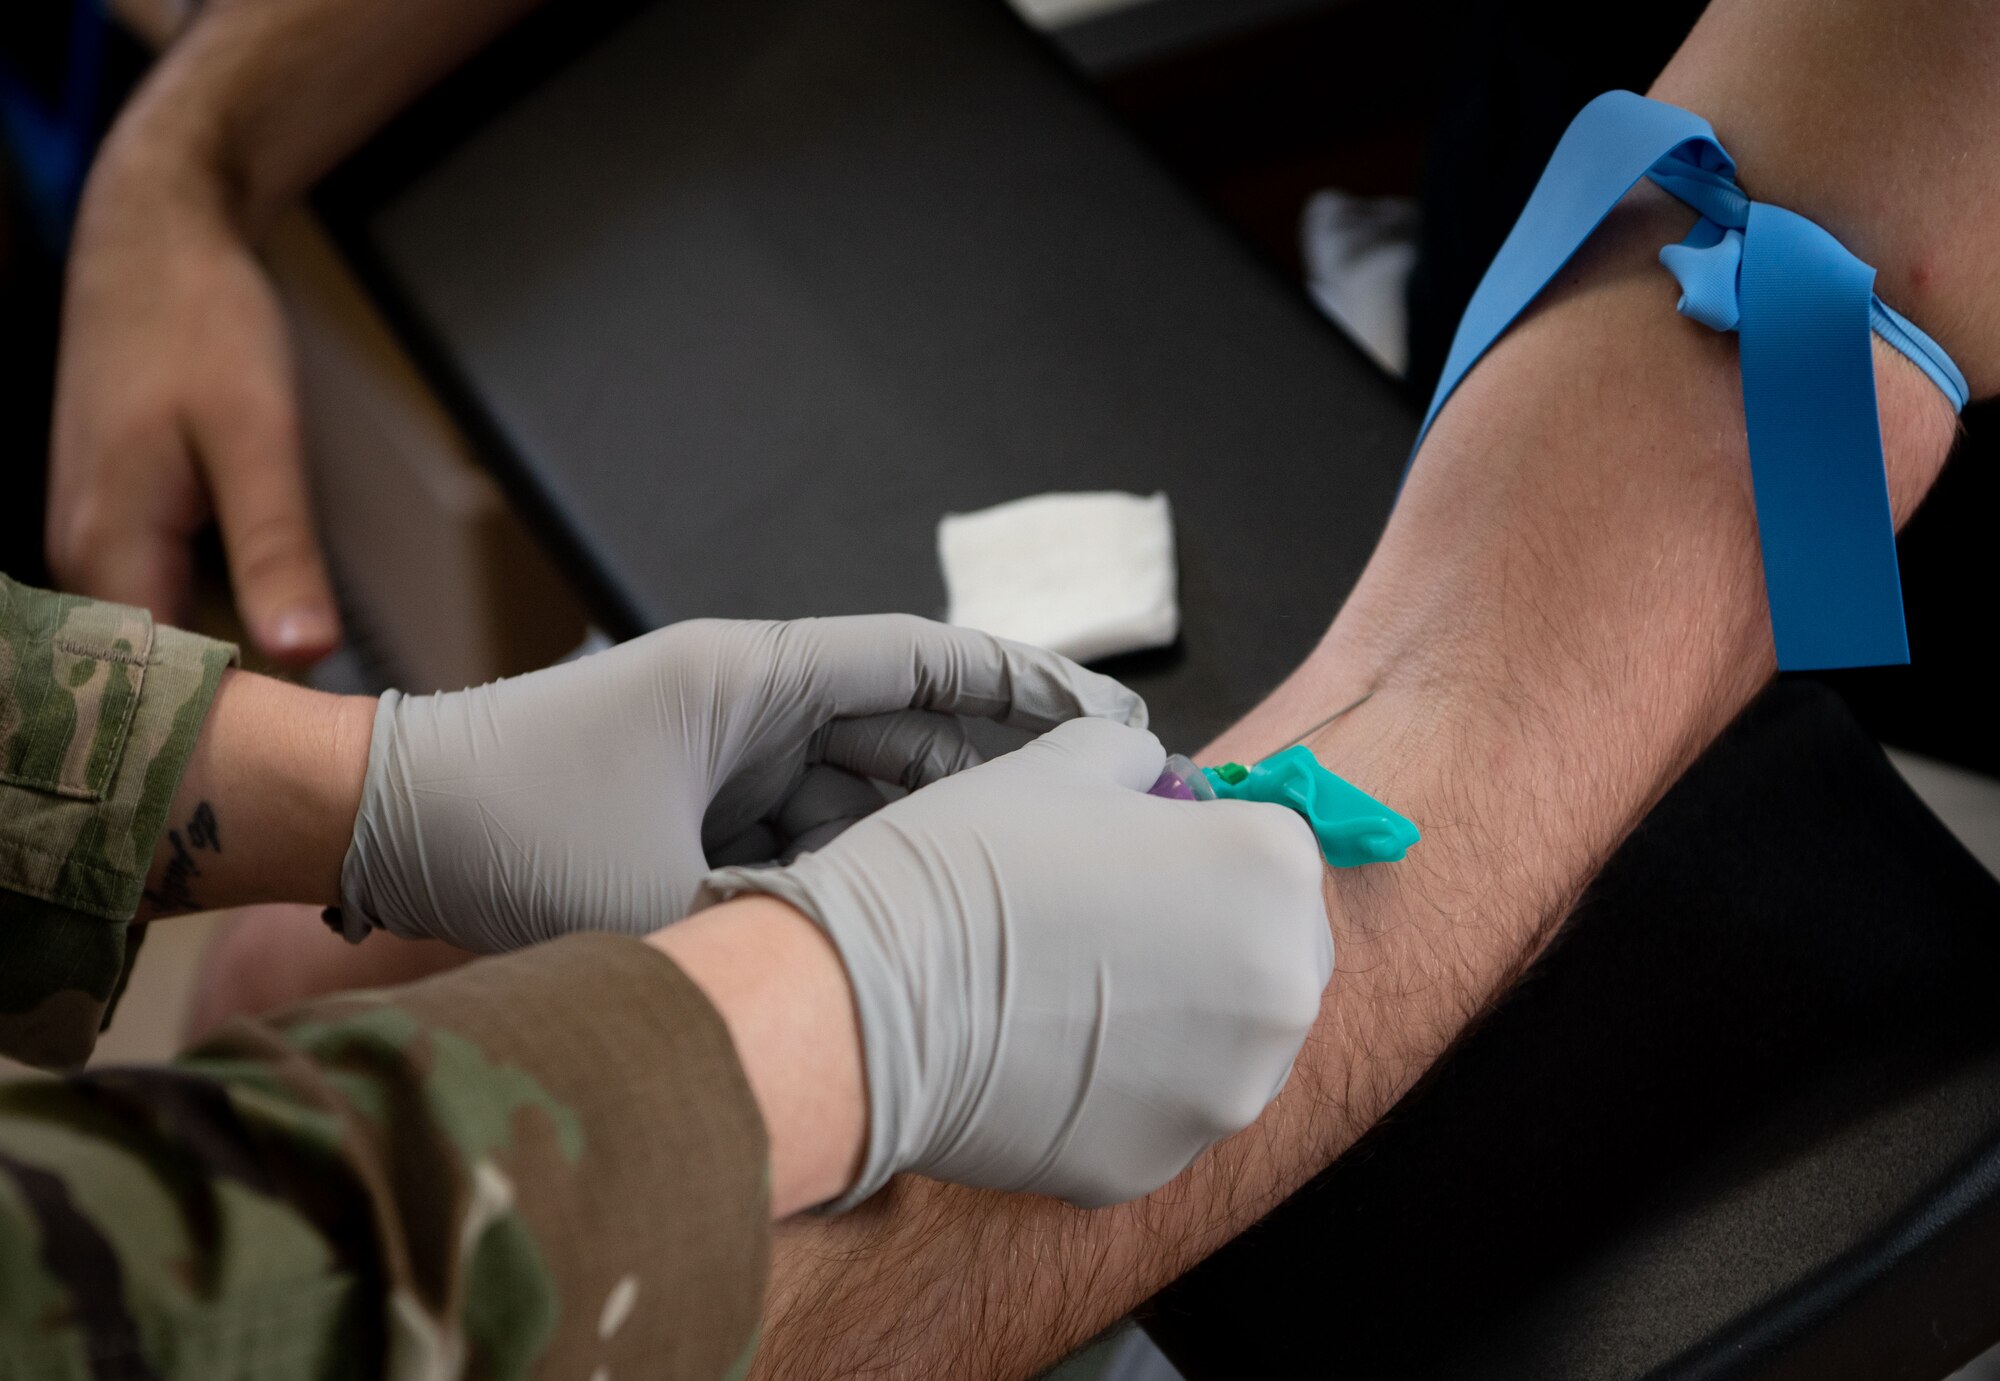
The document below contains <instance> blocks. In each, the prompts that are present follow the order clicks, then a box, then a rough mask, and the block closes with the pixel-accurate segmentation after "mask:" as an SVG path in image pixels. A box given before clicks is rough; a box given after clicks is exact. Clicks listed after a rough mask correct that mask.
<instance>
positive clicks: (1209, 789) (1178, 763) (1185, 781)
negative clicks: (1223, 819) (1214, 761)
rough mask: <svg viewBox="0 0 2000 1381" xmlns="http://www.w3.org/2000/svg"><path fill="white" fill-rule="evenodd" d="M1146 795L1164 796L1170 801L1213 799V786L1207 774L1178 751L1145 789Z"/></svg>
mask: <svg viewBox="0 0 2000 1381" xmlns="http://www.w3.org/2000/svg"><path fill="white" fill-rule="evenodd" d="M1146 794H1147V795H1148V796H1164V797H1166V798H1167V799H1168V800H1170V801H1213V800H1214V799H1215V787H1214V786H1213V785H1211V784H1210V782H1209V780H1208V774H1207V773H1205V772H1203V771H1202V770H1201V769H1200V768H1199V767H1196V766H1195V765H1194V763H1193V762H1191V761H1189V760H1188V759H1187V758H1185V757H1182V756H1181V755H1180V754H1179V753H1176V754H1174V755H1173V756H1172V757H1170V758H1168V759H1167V770H1166V771H1164V772H1162V773H1161V774H1160V779H1159V780H1158V781H1156V782H1154V783H1153V784H1152V785H1151V786H1150V787H1148V788H1147V789H1146Z"/></svg>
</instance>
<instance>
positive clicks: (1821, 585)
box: [1411, 91, 1966, 671]
mask: <svg viewBox="0 0 2000 1381" xmlns="http://www.w3.org/2000/svg"><path fill="white" fill-rule="evenodd" d="M1642 177H1644V178H1650V179H1651V180H1652V181H1653V183H1654V184H1655V185H1656V186H1658V187H1660V188H1662V189H1663V190H1665V191H1667V192H1669V193H1671V194H1672V195H1673V196H1675V197H1678V198H1679V199H1680V200H1682V201H1684V202H1686V203H1687V204H1688V205H1689V206H1692V207H1693V208H1694V209H1695V210H1696V211H1698V212H1700V213H1701V219H1700V220H1699V221H1697V222H1696V223H1695V227H1694V229H1693V230H1692V231H1691V232H1689V234H1688V236H1687V238H1686V239H1684V240H1682V241H1681V242H1680V243H1679V244H1677V245H1668V246H1667V247H1666V248H1664V249H1662V250H1661V251H1660V262H1661V263H1662V264H1664V265H1665V266H1666V268H1667V270H1668V271H1669V272H1670V273H1672V274H1673V276H1674V277H1675V278H1676V279H1677V280H1679V282H1680V285H1681V293H1682V296H1681V299H1680V304H1679V310H1680V312H1681V313H1682V314H1683V315H1685V316H1689V317H1692V318H1694V319H1695V320H1696V321H1699V322H1701V323H1703V324H1704V325H1706V326H1710V327H1712V328H1714V329H1715V330H1718V331H1735V332H1736V333H1737V334H1738V335H1739V336H1740V337H1741V338H1742V345H1741V352H1742V370H1743V411H1744V416H1745V421H1746V424H1747V427H1748V431H1749V436H1750V478H1751V483H1752V485H1753V487H1754V488H1755V490H1756V498H1757V532H1758V537H1759V540H1760V542H1761V544H1762V546H1763V552H1764V586H1765V590H1766V592H1767V594H1768V595H1769V598H1770V602H1771V628H1772V632H1773V633H1774V634H1775V636H1776V639H1777V646H1778V666H1779V667H1780V668H1781V669H1783V670H1786V671H1797V670H1812V669H1824V668H1830V667H1854V666H1884V665H1890V664H1900V663H1903V662H1907V661H1909V659H1910V651H1909V641H1908V639H1907V637H1906V636H1905V635H1904V631H1903V592H1902V582H1901V580H1900V579H1899V577H1898V576H1897V572H1896V532H1895V526H1894V523H1893V522H1892V520H1891V518H1890V515H1889V488H1888V480H1887V476H1886V473H1885V471H1884V469H1883V462H1882V430H1881V424H1880V422H1879V420H1878V419H1877V417H1876V413H1875V367H1874V362H1873V360H1872V358H1871V355H1870V345H1869V339H1868V338H1869V334H1870V332H1871V331H1872V332H1873V333H1874V334H1876V335H1879V336H1881V337H1882V339H1883V340H1885V341H1887V342H1888V343H1889V344H1890V345H1892V346H1894V347H1895V348H1896V349H1897V350H1899V351H1901V352H1902V353H1903V354H1905V355H1907V356H1908V357H1909V358H1910V359H1911V360H1912V361H1913V362H1914V363H1915V364H1916V366H1917V367H1918V368H1919V369H1921V370H1923V371H1924V373H1925V374H1926V375H1928V376H1929V378H1930V380H1931V382H1932V383H1934V384H1936V385H1937V386H1938V388H1939V389H1940V390H1942V391H1943V393H1944V395H1945V396H1946V397H1947V398H1949V399H1950V400H1951V402H1952V406H1953V407H1955V408H1963V407H1964V406H1965V401H1966V384H1965V376H1964V375H1962V374H1960V373H1959V371H1958V367H1957V366H1956V365H1954V364H1953V363H1952V362H1951V357H1950V356H1948V355H1946V354H1945V352H1944V350H1943V349H1942V348H1940V347H1939V345H1938V344H1937V342H1935V341H1933V340H1932V339H1931V338H1930V337H1929V336H1927V335H1925V334H1924V333H1923V332H1922V331H1920V330H1918V329H1917V328H1916V327H1915V326H1913V325H1912V324H1911V323H1910V322H1908V321H1907V320H1905V319H1904V318H1903V317H1901V316H1898V315H1897V314H1896V313H1895V312H1893V311H1891V310H1890V309H1889V308H1888V307H1887V306H1886V305H1884V304H1883V303H1882V301H1881V300H1880V299H1879V298H1877V297H1876V296H1875V293H1874V285H1875V270H1874V269H1872V268H1870V267H1869V266H1868V265H1867V264H1864V263H1862V262H1861V261H1860V260H1859V259H1857V258H1855V257H1854V256H1853V255H1852V254H1850V253H1848V251H1847V250H1846V249H1845V248H1844V247H1842V245H1841V243H1840V242H1839V241H1838V240H1836V239H1834V238H1833V236H1831V235H1829V234H1828V233H1827V232H1826V231H1824V230H1822V229H1820V227H1819V226H1817V225H1815V224H1813V223H1812V222H1811V221H1809V220H1807V219H1806V218H1805V217H1803V216H1800V215H1796V214H1794V213H1793V212H1790V211H1787V210H1785V209H1784V208H1782V207H1778V206H1772V205H1770V204H1769V203H1767V202H1761V201H1752V200H1750V198H1748V197H1747V196H1745V195H1744V194H1743V191H1742V189H1741V188H1739V187H1737V185H1736V165H1735V163H1734V162H1733V161H1732V160H1731V159H1730V157H1729V155H1728V154H1727V153H1725V152H1724V151H1723V148H1722V145H1721V144H1719V143H1717V142H1716V138H1715V132H1714V131H1713V130H1712V129H1710V128H1709V124H1708V121H1706V120H1704V119H1702V118H1701V117H1700V116H1698V115H1695V114H1692V113H1690V112H1689V111H1685V110H1682V109H1680V108H1679V107H1678V106H1671V105H1667V104H1665V103H1664V102H1661V101H1652V100H1648V99H1646V98H1645V97H1643V96H1635V95H1634V94H1632V93H1631V92H1629V91H1612V92H1608V93H1606V94H1605V95H1602V96H1599V97H1598V98H1597V99H1596V100H1594V101H1592V102H1591V103H1590V104H1589V105H1587V106H1585V107H1584V109H1583V111H1582V113H1581V114H1579V115H1578V116H1577V117H1576V119H1575V121H1573V122H1572V123H1571V125H1570V127H1569V129H1568V131H1567V132H1566V133H1565V134H1564V135H1563V137H1562V142H1561V143H1560V144H1558V145H1557V146H1556V151H1555V155H1554V157H1552V158H1551V159H1550V160H1549V166H1548V168H1547V170H1546V171H1544V172H1543V174H1542V180H1541V182H1540V183H1538V184H1537V185H1536V187H1535V192H1534V195H1533V196H1532V197H1530V198H1529V199H1528V205H1527V208H1526V209H1525V210H1523V211H1522V212H1521V218H1520V219H1519V220H1518V221H1516V222H1515V223H1514V229H1513V230H1512V231H1511V232H1510V233H1509V234H1508V236H1507V242H1506V243H1505V244H1503V245H1502V246H1501V247H1500V253H1499V254H1498V255H1497V256H1496V257H1495V258H1494V260H1493V266H1492V267H1491V268H1489V269H1488V270H1487V271H1486V277H1485V278H1484V279H1482V280H1481V281H1480V284H1479V290H1478V291H1477V292H1475V293H1474V294H1473V295H1472V302H1471V304H1470V305H1469V306H1468V307H1467V308H1466V310H1465V317H1464V319H1463V320H1462V321H1460V322H1459V325H1458V334H1457V335H1456V336H1455V337H1454V338H1453V339H1452V344H1451V354H1450V356H1449V358H1448V359H1447V360H1446V361H1445V367H1444V375H1443V377H1442V378H1441V379H1439V381H1438V387H1437V392H1436V393H1435V394H1434V395H1432V397H1431V405H1430V410H1429V411H1428V412H1427V413H1425V415H1424V431H1425V432H1428V431H1429V430H1430V425H1431V422H1432V421H1433V420H1434V419H1435V418H1436V417H1437V414H1438V409H1440V408H1442V407H1443V406H1444V402H1445V399H1447V398H1449V397H1450V396H1451V393H1452V390H1453V389H1455V388H1456V387H1457V386H1458V383H1459V380H1461V379H1463V378H1464V377H1465V374H1466V371H1468V370H1469V369H1471V368H1472V366H1473V365H1475V364H1477V363H1478V362H1479V358H1480V356H1482V355H1484V354H1485V353H1486V351H1487V349H1488V348H1489V347H1490V346H1491V345H1492V344H1493V342H1495V341H1496V340H1498V339H1499V338H1500V337H1501V336H1502V335H1503V334H1504V333H1505V332H1506V330H1507V328H1508V327H1509V326H1511V325H1512V324H1513V323H1514V320H1515V319H1516V318H1517V317H1519V316H1520V314H1521V313H1522V312H1523V311H1524V310H1525V309H1526V308H1527V306H1528V304H1529V303H1530V302H1532V301H1533V300H1534V298H1535V295H1536V294H1537V293H1539V292H1540V291H1541V290H1542V289H1543V288H1544V287H1545V286H1547V284H1548V282H1549V280H1550V279H1552V278H1554V277H1555V275H1556V274H1557V273H1558V272H1559V271H1560V270H1561V269H1562V266H1563V265H1564V264H1566V263H1567V262H1569V259H1570V256H1572V255H1573V254H1575V253H1576V251H1577V249H1578V248H1579V247H1580V246H1581V245H1582V244H1583V242H1584V241H1585V240H1586V239H1588V238H1589V237H1590V232H1591V231H1593V230H1595V229H1596V228H1597V226H1598V223H1599V222H1601V221H1602V220H1603V219H1604V218H1605V217H1606V216H1607V215H1609V214H1610V213H1611V209H1612V208H1613V207H1615V206H1616V205H1617V204H1618V202H1619V201H1620V200H1621V199H1622V198H1623V197H1624V196H1625V194H1626V193H1627V192H1629V191H1630V190H1631V189H1632V187H1633V186H1634V185H1635V184H1636V183H1637V182H1638V181H1639V179H1640V178H1642ZM1417 441H1418V445H1422V444H1423V435H1422V434H1421V433H1420V434H1419V435H1418V438H1417ZM1411 456H1412V459H1414V458H1415V452H1414V451H1412V452H1411Z"/></svg>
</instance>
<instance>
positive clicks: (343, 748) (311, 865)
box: [139, 671, 375, 920]
mask: <svg viewBox="0 0 2000 1381" xmlns="http://www.w3.org/2000/svg"><path fill="white" fill-rule="evenodd" d="M374 711H375V702H374V701H373V700H372V699H367V698H363V697H357V696H342V695H328V694H325V693H324V692H321V691H313V690H306V689H304V688H302V687H299V686H294V685H290V684H288V683H287V682H283V681H276V680H272V679H271V678H269V677H265V676H254V675H251V674H249V673H247V672H240V671H231V672H226V673H224V676H223V681H222V686H221V689H220V690H218V691H217V692H216V697H215V703H214V705H213V706H211V707H210V709H209V712H208V718H207V719H206V721H204V723H203V725H202V733H201V738H200V739H199V740H198V741H197V743H196V744H195V749H194V753H193V755H192V756H191V757H190V758H189V759H188V764H187V769H186V771H185V772H184V773H183V774H182V776H181V782H180V786H179V788H178V789H177V790H176V791H175V794H174V800H173V805H172V806H171V807H170V808H169V810H168V812H167V830H166V833H165V834H164V835H163V836H162V837H161V839H160V841H159V843H158V845H157V846H156V847H155V848H154V850H153V864H152V869H151V871H150V872H148V874H147V876H146V895H145V900H144V901H143V902H142V903H141V906H140V911H139V919H141V920H149V919H155V918H158V917H162V916H168V915H173V914H176V913H179V912H184V911H202V910H212V909H216V908H220V907H227V906H243V905H248V904H250V903H254V902H270V901H294V902H313V903H316V904H319V905H330V904H331V903H333V902H335V901H337V900H338V899H339V891H340V863H341V859H342V858H343V857H344V856H345V854H346V852H347V843H348V839H349V837H350V836H351V835H352V833H353V830H354V812H355V809H356V807H357V806H358V805H359V803H360V800H361V779H362V776H363V774H364V773H365V772H366V771H367V767H368V740H369V731H370V726H371V725H372V723H373V717H374Z"/></svg>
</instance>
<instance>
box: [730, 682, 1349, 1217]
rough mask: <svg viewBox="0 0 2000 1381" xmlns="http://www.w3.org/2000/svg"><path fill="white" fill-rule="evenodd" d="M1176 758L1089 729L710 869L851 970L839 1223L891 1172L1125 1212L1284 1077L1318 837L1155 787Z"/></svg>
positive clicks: (1324, 952) (1313, 997) (1320, 957)
mask: <svg viewBox="0 0 2000 1381" xmlns="http://www.w3.org/2000/svg"><path fill="white" fill-rule="evenodd" d="M1165 760H1166V757H1165V753H1164V752H1163V751H1162V750H1161V748H1160V744H1159V741H1158V740H1157V739H1155V738H1154V737H1153V736H1152V735H1151V734H1148V733H1143V732H1141V731H1139V730H1137V729H1131V728H1126V727H1124V726H1122V725H1118V724H1110V723H1105V722H1103V721H1101V720H1078V721H1076V722H1073V723H1068V724H1064V725H1062V726H1060V727H1059V728H1057V729H1056V730H1055V731H1054V732H1053V733H1050V734H1048V735H1046V736H1044V737H1042V738H1040V739H1037V740H1036V741H1035V742H1033V743H1031V744H1029V745H1028V746H1027V747H1025V748H1023V749H1021V750H1020V751H1019V752H1015V753H1010V754H1008V755H1006V756H1005V757H1002V758H996V759H995V760H994V761H992V762H989V763H986V764H985V765H984V766H981V767H976V768H974V769H972V770H971V771H969V772H966V773H964V774H962V775H960V776H956V777H953V778H951V779H950V780H948V781H943V782H939V783H938V784H937V785H935V786H930V787H926V788H925V789H924V790H922V791H920V792H917V793H915V794H914V795H912V796H910V797H909V798H907V799H905V800H902V801H898V802H896V803H894V804H893V805H890V806H888V807H887V808H886V809H884V810H882V811H880V812H879V813H877V814H875V815H873V816H871V817H870V818H868V819H866V820H863V821H861V822H860V823H859V824H857V825H855V826H854V827H853V828H852V829H850V830H848V831H847V832H846V833H845V834H843V835H841V836H840V837H839V838H838V839H836V840H834V841H833V842H832V843H831V844H828V845H827V846H826V847H825V848H823V849H821V850H819V851H818V852H816V853H812V854H808V855H806V856H804V857H802V858H800V859H799V860H798V861H797V862H795V863H793V864H791V865H790V866H789V867H786V868H764V869H752V868H725V869H719V870H717V871H716V872H715V873H713V874H711V875H710V876H709V878H708V881H707V883H706V884H705V885H704V887H703V889H702V897H701V900H702V902H704V903H714V902H717V901H720V900H723V899H725V898H727V897H729V896H733V895H736V894H738V893H742V892H746V891H756V892H765V893H769V894H770V895H772V896H775V897H778V898H780V899H781V900H783V901H786V902H788V903H790V904H791V905H792V906H794V907H796V908H798V909H799V910H800V911H802V912H804V913H805V914H806V915H807V916H810V917H812V918H813V919H814V920H815V921H817V922H818V923H819V924H820V926H821V927H823V928H824V929H825V930H826V932H827V934H828V935H829V936H830V937H831V938H832V940H833V943H834V946H835V947H836V948H837V949H838V950H839V952H840V957H841V959H842V961H843V962H844V963H845V964H846V966H847V973H848V978H849V980H850V982H851V983H852V985H853V989H854V997H855V1007H856V1011H857V1013H858V1014H859V1018H860V1025H861V1044H862V1059H863V1067H864V1070H865V1072H866V1075H867V1083H868V1103H869V1112H868V1150H867V1155H866V1157H865V1159H864V1161H863V1164H862V1169H861V1174H860V1177H859V1178H858V1179H857V1180H856V1182H855V1184H854V1186H853V1187H852V1188H851V1189H850V1190H849V1191H848V1192H847V1193H846V1194H845V1195H843V1196H842V1197H841V1198H840V1199H839V1200H838V1201H837V1202H836V1203H835V1204H834V1207H835V1208H841V1209H844V1208H848V1207H851V1206H852V1205H854V1204H857V1203H859V1202H861V1201H862V1200H863V1199H865V1198H867V1197H868V1196H869V1195H871V1194H873V1193H874V1192H875V1191H876V1190H877V1189H879V1188H881V1187H882V1184H883V1182H884V1181H886V1180H887V1179H888V1178H889V1177H890V1176H891V1175H893V1174H897V1173H899V1172H901V1171H905V1170H913V1171H917V1172H919V1173H921V1174H925V1175H930V1176H933V1177H935V1178H937V1179H943V1180H952V1181H955V1182H957V1183H961V1184H969V1185H977V1186H981V1187H984V1188H989V1189H1010V1190H1029V1191H1033V1192H1035V1193H1040V1194H1053V1195H1057V1196H1059V1197H1061V1198H1065V1199H1068V1200H1070V1201H1071V1202H1073V1203H1077V1204H1081V1205H1084V1206H1086V1207H1095V1206H1098V1205H1102V1204H1110V1203H1117V1202H1120V1201H1123V1200H1125V1199H1131V1198H1136V1197H1137V1196H1139V1195H1141V1194H1144V1193H1147V1192H1148V1191H1150V1190H1152V1189H1155V1188H1157V1187H1158V1186H1159V1185H1161V1184H1164V1183H1165V1182H1166V1181H1167V1180H1168V1179H1171V1178H1172V1177H1173V1176H1174V1175H1175V1174H1177V1173H1179V1171H1180V1170H1181V1169H1182V1168H1183V1167H1185V1166H1186V1165H1187V1163H1188V1162H1189V1161H1191V1160H1192V1159H1194V1157H1195V1156H1196V1155H1197V1154H1199V1153H1200V1152H1201V1151H1202V1150H1203V1149H1204V1148H1205V1147H1207V1146H1208V1145H1209V1144H1210V1143H1212V1142H1214V1141H1217V1140H1219V1139H1220V1138H1222V1137H1224V1136H1227V1135H1229V1134H1230V1133H1231V1132H1234V1131H1237V1130H1238V1129H1240V1128H1242V1127H1244V1126H1246V1125H1248V1124H1249V1122H1250V1121H1251V1120H1252V1119H1254V1118H1255V1117H1256V1116H1257V1114H1258V1113H1260V1112H1262V1111H1263V1109H1264V1106H1265V1105H1266V1104H1267V1103H1269V1102H1270V1100H1271V1099H1272V1098H1273V1097H1275V1096H1276V1095H1277V1092H1278V1090H1279V1089H1280V1088H1281V1087H1283V1085H1284V1082H1285V1079H1286V1077H1287V1076H1288V1074H1289V1073H1290V1071H1291V1065H1292V1061H1293V1060H1294V1059H1295V1058H1296V1057H1297V1055H1298V1051H1299V1047H1300V1045H1301V1044H1302V1043H1303V1042H1304V1040H1305V1036H1306V1032H1307V1031H1308V1030H1309V1029H1310V1028H1311V1026H1312V1023H1313V1021H1314V1019H1315V1017H1316V1016H1317V1015H1318V1012H1319V1000H1320V994H1321V992H1322V991H1324V989H1325V987H1326V984H1327V981H1328V979H1330V978H1331V977H1332V976H1333V940H1332V935H1331V932H1330V931H1329V929H1328V927H1327V918H1326V910H1325V906H1324V903H1323V902H1322V900H1321V897H1320V862H1319V849H1318V846H1317V845H1316V844H1315V843H1314V840H1313V836H1312V831H1311V830H1310V829H1309V828H1307V826H1306V823H1305V821H1304V820H1302V819H1300V818H1299V817H1298V816H1297V815H1295V814H1293V813H1292V812H1291V811H1288V810H1286V809H1284V808H1283V807H1280V806H1271V805H1260V804H1256V803H1252V802H1247V801H1213V802H1203V803H1200V804H1196V803H1192V802H1185V801H1169V800H1164V799H1161V798H1159V797H1155V796H1148V795H1146V794H1144V793H1145V791H1146V788H1147V787H1149V786H1151V785H1152V783H1153V781H1154V779H1155V778H1157V777H1158V776H1159V773H1160V770H1161V767H1162V766H1163V764H1164V763H1165Z"/></svg>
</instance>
